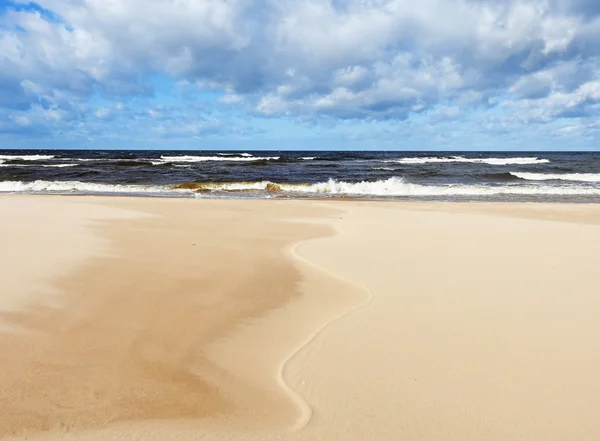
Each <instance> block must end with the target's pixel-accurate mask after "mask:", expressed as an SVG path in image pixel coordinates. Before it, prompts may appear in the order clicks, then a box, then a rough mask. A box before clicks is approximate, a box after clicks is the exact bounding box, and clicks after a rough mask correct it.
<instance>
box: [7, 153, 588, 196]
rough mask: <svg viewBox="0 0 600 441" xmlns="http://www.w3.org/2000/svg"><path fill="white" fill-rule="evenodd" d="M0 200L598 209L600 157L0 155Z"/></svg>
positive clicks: (556, 154) (334, 154)
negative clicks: (6, 196) (514, 204)
mask: <svg viewBox="0 0 600 441" xmlns="http://www.w3.org/2000/svg"><path fill="white" fill-rule="evenodd" d="M0 193H28V194H88V195H135V196H149V197H178V198H266V199H274V198H350V199H365V200H370V199H376V200H432V201H474V202H475V201H523V202H574V203H597V202H600V152H597V153H589V152H586V153H583V152H581V153H572V152H571V153H557V152H549V153H544V152H535V153H526V152H519V153H512V152H511V153H507V152H486V153H480V152H477V153H475V152H406V151H402V152H398V151H395V152H391V151H386V152H373V151H368V152H358V151H352V152H342V151H207V150H202V151H181V150H177V151H166V150H165V151H157V150H151V151H150V150H149V151H141V150H136V151H131V150H128V151H117V150H48V151H42V150H0Z"/></svg>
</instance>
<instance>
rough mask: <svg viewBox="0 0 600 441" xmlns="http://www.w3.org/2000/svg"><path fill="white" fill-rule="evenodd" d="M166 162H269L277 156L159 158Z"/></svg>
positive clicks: (277, 157)
mask: <svg viewBox="0 0 600 441" xmlns="http://www.w3.org/2000/svg"><path fill="white" fill-rule="evenodd" d="M160 158H161V160H163V161H166V162H207V161H269V160H277V159H279V156H256V157H255V156H241V157H236V156H225V157H223V156H164V155H163V156H161V157H160Z"/></svg>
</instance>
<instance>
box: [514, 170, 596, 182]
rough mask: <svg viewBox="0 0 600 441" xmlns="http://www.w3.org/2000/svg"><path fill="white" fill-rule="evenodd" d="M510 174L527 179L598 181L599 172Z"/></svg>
mask: <svg viewBox="0 0 600 441" xmlns="http://www.w3.org/2000/svg"><path fill="white" fill-rule="evenodd" d="M510 174H511V175H513V176H516V177H517V178H520V179H525V180H527V181H576V182H600V173H561V174H552V173H521V172H510Z"/></svg>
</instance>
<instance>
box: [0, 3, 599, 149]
mask: <svg viewBox="0 0 600 441" xmlns="http://www.w3.org/2000/svg"><path fill="white" fill-rule="evenodd" d="M599 116H600V1H599V0H419V1H416V0H329V1H327V0H294V1H292V0H39V1H37V2H28V1H20V0H13V1H7V0H0V148H81V149H87V148H90V149H92V148H93V149H99V148H105V149H113V148H114V149H129V148H132V149H140V148H147V149H253V150H254V149H271V150H273V149H274V150H286V149H303V150H308V149H319V150H333V149H340V150H529V151H532V150H562V151H571V150H573V151H575V150H600V119H599Z"/></svg>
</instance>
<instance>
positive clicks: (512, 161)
mask: <svg viewBox="0 0 600 441" xmlns="http://www.w3.org/2000/svg"><path fill="white" fill-rule="evenodd" d="M383 162H395V163H397V164H429V163H444V162H464V163H473V164H489V165H529V164H545V163H548V162H550V161H549V160H548V159H540V158H536V157H531V158H465V157H464V156H431V157H422V158H419V157H416V158H401V159H388V160H385V161H383Z"/></svg>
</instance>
